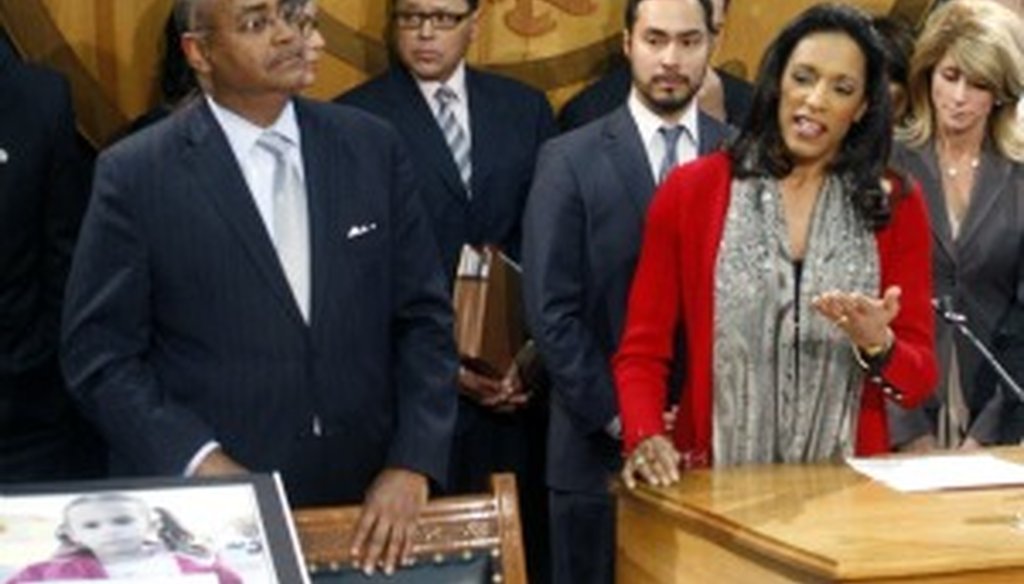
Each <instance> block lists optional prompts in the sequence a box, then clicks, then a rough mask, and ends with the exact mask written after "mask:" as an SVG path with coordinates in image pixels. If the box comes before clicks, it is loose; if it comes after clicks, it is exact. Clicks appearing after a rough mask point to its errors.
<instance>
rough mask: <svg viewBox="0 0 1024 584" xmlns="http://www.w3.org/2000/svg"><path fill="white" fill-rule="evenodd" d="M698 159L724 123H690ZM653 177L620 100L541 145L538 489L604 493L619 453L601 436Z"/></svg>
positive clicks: (531, 309)
mask: <svg viewBox="0 0 1024 584" xmlns="http://www.w3.org/2000/svg"><path fill="white" fill-rule="evenodd" d="M698 131H699V141H698V144H699V147H700V152H701V154H706V153H708V152H710V151H712V150H714V149H716V148H717V147H718V146H719V145H720V144H721V143H722V142H723V141H724V140H725V138H726V137H727V134H728V127H727V126H725V125H724V124H721V123H719V122H717V121H716V120H714V119H712V118H711V117H709V116H706V115H704V114H701V115H700V118H699V130H698ZM654 190H655V184H654V178H653V177H652V175H651V167H650V165H649V164H648V161H647V154H646V151H645V149H644V146H643V144H642V143H641V139H640V134H639V132H638V131H637V129H636V124H635V123H634V121H633V117H632V116H631V115H630V113H629V110H628V109H627V108H626V106H621V107H619V108H618V109H617V110H615V111H614V112H612V113H611V114H609V115H608V116H606V117H603V118H601V119H599V120H597V121H595V122H592V123H590V124H588V125H586V126H583V127H582V128H579V129H577V130H575V131H572V132H569V133H567V134H564V135H562V136H560V137H558V138H555V139H553V140H551V141H550V142H548V143H547V144H546V145H545V146H544V148H543V149H542V150H541V154H540V157H539V162H538V166H537V175H536V178H535V180H534V185H533V190H532V191H531V192H530V199H529V202H528V204H527V208H526V216H525V219H524V230H525V238H524V240H523V275H524V288H525V300H526V310H527V316H528V319H529V321H530V325H531V329H532V330H533V334H534V338H535V341H536V343H537V346H538V348H539V349H540V352H541V356H542V357H543V358H544V361H545V364H546V365H547V367H548V371H549V373H550V375H551V379H552V387H553V394H552V399H551V425H550V433H549V440H548V484H549V485H550V486H551V487H552V488H555V489H560V490H568V491H589V492H604V491H605V490H606V489H607V486H608V475H609V473H610V472H613V471H614V470H615V469H616V468H617V467H618V463H619V460H620V453H619V444H618V442H617V441H615V440H612V439H611V438H610V437H609V436H608V434H607V433H606V432H605V427H606V426H607V425H608V423H609V422H611V421H612V419H613V418H615V416H617V415H618V405H617V402H616V396H615V388H614V385H613V383H614V382H613V378H612V373H611V362H610V360H611V357H612V355H613V354H614V353H615V350H616V349H617V347H618V344H619V338H620V335H621V332H622V327H623V324H624V322H625V313H626V304H627V299H628V296H629V286H630V283H631V282H632V279H633V271H634V269H635V267H636V261H637V258H638V256H639V252H640V244H641V241H642V232H643V226H644V220H645V216H646V213H647V206H648V203H649V202H650V199H651V196H652V194H653V193H654Z"/></svg>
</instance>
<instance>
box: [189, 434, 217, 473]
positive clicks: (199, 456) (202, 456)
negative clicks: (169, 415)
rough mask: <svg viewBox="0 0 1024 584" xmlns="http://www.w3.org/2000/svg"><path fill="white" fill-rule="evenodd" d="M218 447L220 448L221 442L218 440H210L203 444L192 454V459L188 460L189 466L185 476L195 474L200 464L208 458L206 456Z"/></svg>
mask: <svg viewBox="0 0 1024 584" xmlns="http://www.w3.org/2000/svg"><path fill="white" fill-rule="evenodd" d="M218 448H220V442H217V441H216V440H210V441H209V442H207V443H206V444H203V446H202V447H201V448H200V449H199V450H197V451H196V453H195V454H194V455H192V459H191V460H189V461H188V466H186V467H185V476H187V477H190V476H193V475H195V474H196V469H197V468H199V465H200V464H202V463H203V461H204V460H206V457H207V456H209V455H210V453H211V452H213V451H214V450H217V449H218Z"/></svg>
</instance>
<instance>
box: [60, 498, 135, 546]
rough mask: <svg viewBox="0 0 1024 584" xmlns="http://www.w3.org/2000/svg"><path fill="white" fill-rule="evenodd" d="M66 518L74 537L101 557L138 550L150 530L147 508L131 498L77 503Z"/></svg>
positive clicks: (72, 537) (71, 534)
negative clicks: (122, 500)
mask: <svg viewBox="0 0 1024 584" xmlns="http://www.w3.org/2000/svg"><path fill="white" fill-rule="evenodd" d="M66 521H67V526H68V530H69V534H68V535H70V536H71V539H72V540H74V541H75V542H76V543H78V544H79V545H81V546H83V547H86V548H88V549H89V550H91V551H92V552H93V554H95V555H96V556H97V557H98V558H100V559H101V560H102V559H117V558H118V557H123V556H131V555H134V554H136V553H138V552H139V550H140V549H141V548H142V545H143V543H145V541H146V534H147V533H148V532H149V518H148V516H147V513H146V509H145V507H144V506H143V505H141V504H140V503H132V502H129V501H124V502H113V501H107V502H103V503H87V504H83V505H76V506H74V507H72V508H71V509H69V510H68V512H67V517H66Z"/></svg>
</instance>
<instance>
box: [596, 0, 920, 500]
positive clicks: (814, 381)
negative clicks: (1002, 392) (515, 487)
mask: <svg viewBox="0 0 1024 584" xmlns="http://www.w3.org/2000/svg"><path fill="white" fill-rule="evenodd" d="M890 107H891V105H890V100H889V95H888V92H887V81H886V76H885V57H884V54H883V49H882V46H881V44H880V41H879V39H878V37H877V36H876V34H875V33H874V31H873V30H872V27H871V22H870V20H869V18H868V17H867V16H866V15H864V14H863V13H861V12H860V11H858V10H856V9H854V8H851V7H848V6H839V5H818V6H815V7H812V8H810V9H809V10H807V11H806V12H804V13H802V14H801V15H800V16H799V17H797V19H796V20H795V21H793V22H792V23H790V24H789V25H788V26H787V27H786V28H785V29H784V30H783V31H782V32H781V33H780V35H779V37H778V38H776V39H775V41H774V42H773V43H772V45H771V46H770V47H769V48H768V50H767V52H766V54H765V58H764V61H763V63H762V65H761V70H760V72H759V74H758V80H757V84H756V90H755V96H754V108H753V110H752V112H751V114H752V115H751V116H750V117H749V118H748V121H747V124H746V127H745V128H744V129H743V131H742V132H741V134H740V136H739V138H738V139H737V140H736V141H735V142H734V143H733V144H732V145H731V146H730V147H729V148H728V150H727V151H726V152H721V153H718V154H714V155H711V156H709V157H706V158H703V159H700V160H697V161H695V162H694V163H692V164H690V165H687V166H685V167H683V168H681V169H679V170H677V171H676V172H675V173H673V174H672V175H671V176H670V178H669V179H668V180H667V181H666V182H665V183H664V184H663V186H662V187H661V189H660V190H659V191H658V193H657V194H656V195H655V199H654V201H653V203H652V206H651V209H650V211H649V215H648V220H647V226H646V230H645V233H644V243H643V248H642V251H641V256H640V262H639V265H638V267H637V271H636V275H635V279H634V281H633V288H632V291H631V294H630V301H629V312H628V317H627V322H626V329H625V332H624V336H623V340H622V343H621V345H620V347H619V352H618V354H617V355H616V357H615V379H616V384H617V386H618V392H619V403H620V406H621V414H622V423H623V430H624V434H623V437H624V442H625V449H626V453H627V454H628V456H627V459H626V464H625V467H624V469H623V477H624V479H625V480H626V482H627V484H628V485H630V486H632V485H633V484H635V481H636V478H637V477H640V478H642V479H644V480H645V481H647V482H650V483H652V484H656V485H659V484H668V483H670V482H672V481H674V480H676V479H677V478H678V469H679V468H680V466H682V467H684V468H692V467H701V466H711V465H714V466H727V465H737V464H751V463H799V462H812V461H821V460H835V459H840V458H842V457H845V456H851V455H854V454H857V455H865V454H873V453H878V452H883V451H885V450H886V449H887V444H888V443H887V437H886V424H885V406H884V400H885V399H890V400H894V401H895V402H896V403H899V404H901V405H903V406H907V407H910V406H914V405H916V404H918V403H920V402H921V401H922V400H924V399H925V398H926V397H927V396H928V394H929V393H930V392H931V391H932V388H933V386H934V384H935V382H936V364H935V356H934V354H933V350H932V338H933V334H934V332H933V322H932V317H931V305H930V301H931V280H930V276H929V274H930V269H929V266H930V250H929V239H928V224H927V219H926V214H925V209H924V206H923V203H922V199H921V194H920V192H919V191H918V189H917V187H916V186H914V185H911V184H909V183H907V182H904V181H903V180H901V179H900V177H898V176H896V175H894V174H891V173H886V172H885V166H886V160H887V158H888V154H889V147H890V144H891V132H890V117H889V116H890ZM678 329H681V330H682V332H683V336H684V339H685V347H686V349H685V371H686V374H685V379H684V381H683V388H682V393H681V396H680V403H679V409H678V414H677V419H676V424H675V440H674V444H673V442H672V441H670V440H669V438H667V437H666V436H664V435H663V434H664V426H663V421H662V411H663V410H664V409H665V405H666V404H665V401H666V394H667V393H668V392H667V387H666V380H667V379H668V375H667V374H668V370H669V364H670V361H671V360H672V358H673V347H674V346H675V343H674V339H675V335H676V332H677V330H678Z"/></svg>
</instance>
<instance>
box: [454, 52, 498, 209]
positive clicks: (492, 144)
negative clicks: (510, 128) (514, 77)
mask: <svg viewBox="0 0 1024 584" xmlns="http://www.w3.org/2000/svg"><path fill="white" fill-rule="evenodd" d="M466 95H467V99H468V101H469V103H468V104H467V105H468V106H469V108H468V109H469V127H470V131H469V134H470V139H471V140H472V143H471V148H472V149H471V150H470V155H469V159H470V162H471V163H472V165H473V177H472V178H471V179H470V184H471V185H472V186H473V191H474V192H475V193H482V192H484V189H481V188H480V185H483V184H484V181H485V179H486V178H487V176H488V175H489V174H490V172H491V165H492V164H493V163H494V160H495V158H496V153H495V151H496V150H497V147H498V144H499V141H498V140H485V139H484V138H485V137H486V136H501V135H502V132H501V129H500V128H499V127H498V125H499V122H500V121H501V120H502V119H504V118H503V117H502V116H501V115H493V112H491V115H486V114H487V113H488V112H487V109H488V105H489V104H490V103H492V100H489V99H487V96H486V95H485V94H484V92H483V90H482V88H481V87H480V83H479V82H478V81H477V73H476V72H475V71H473V70H472V69H470V68H468V67H467V68H466ZM449 158H451V157H449ZM450 166H451V168H452V169H453V170H456V171H457V170H458V169H457V168H456V167H455V164H454V162H453V163H452V164H451V165H450ZM459 184H460V185H461V183H459ZM460 196H463V197H465V196H466V193H465V190H464V189H463V190H462V192H461V193H460Z"/></svg>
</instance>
